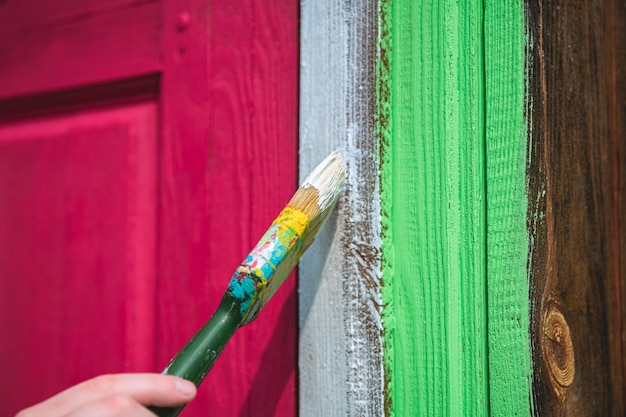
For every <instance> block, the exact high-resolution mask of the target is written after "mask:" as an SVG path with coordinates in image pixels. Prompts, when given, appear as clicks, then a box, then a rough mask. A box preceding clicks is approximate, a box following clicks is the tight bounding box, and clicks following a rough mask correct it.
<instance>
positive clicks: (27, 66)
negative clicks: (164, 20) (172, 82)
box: [0, 2, 161, 98]
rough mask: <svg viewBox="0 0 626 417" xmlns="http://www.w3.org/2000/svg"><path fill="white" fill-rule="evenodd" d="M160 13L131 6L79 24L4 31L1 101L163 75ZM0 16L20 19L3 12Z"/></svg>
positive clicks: (100, 12) (97, 13)
mask: <svg viewBox="0 0 626 417" xmlns="http://www.w3.org/2000/svg"><path fill="white" fill-rule="evenodd" d="M37 3H38V4H39V3H41V2H37ZM160 8H161V6H160V4H158V3H151V2H139V3H127V4H125V5H123V7H122V6H120V7H116V8H111V9H107V8H102V9H94V10H93V11H92V13H90V14H87V15H86V16H83V17H82V18H80V19H62V18H59V19H52V20H49V21H46V22H45V23H39V22H38V23H34V24H32V25H30V26H25V27H21V26H20V27H15V28H13V29H10V30H7V29H5V28H3V29H2V31H1V32H0V96H2V97H3V98H9V97H16V96H23V95H33V94H39V95H41V94H43V93H45V92H49V91H54V90H60V89H65V88H70V87H72V88H73V87H78V86H83V85H87V84H91V83H102V82H110V81H114V80H118V79H122V78H130V77H134V76H139V75H145V74H148V73H155V72H157V71H159V70H160V68H161V52H160V36H161V35H160V34H161V10H160ZM0 16H2V17H3V18H5V19H8V20H11V19H20V18H21V17H20V16H13V15H12V14H11V9H3V8H2V7H0Z"/></svg>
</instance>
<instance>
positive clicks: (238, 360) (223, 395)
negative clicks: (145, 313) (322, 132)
mask: <svg viewBox="0 0 626 417" xmlns="http://www.w3.org/2000/svg"><path fill="white" fill-rule="evenodd" d="M163 16H164V17H163V19H164V20H163V48H164V49H163V60H164V61H163V78H162V99H161V100H162V101H161V102H162V110H163V120H162V137H161V141H162V142H161V143H162V146H161V156H162V158H161V166H160V168H161V178H160V184H161V195H160V204H159V210H160V246H159V273H160V276H159V282H158V290H159V292H158V298H157V299H158V306H159V307H158V308H159V311H158V320H157V324H158V327H157V340H159V341H160V344H159V346H158V351H157V357H158V360H159V363H160V364H159V366H160V367H161V366H165V365H166V364H167V362H168V360H169V359H170V357H171V356H172V355H174V354H175V353H176V352H177V351H178V349H180V348H181V347H182V346H183V345H184V343H186V342H187V341H188V339H189V338H190V337H191V336H193V334H194V333H195V332H196V331H197V330H198V329H199V328H200V327H201V326H202V325H203V324H204V322H205V321H206V320H208V318H209V315H210V314H211V313H213V311H214V310H215V308H216V307H217V305H218V303H219V301H220V299H221V297H222V295H223V294H224V290H225V289H226V286H227V284H228V281H229V279H230V277H231V275H232V274H233V272H234V270H235V268H236V267H237V266H238V265H239V264H240V263H241V261H242V260H243V259H244V258H245V257H246V255H247V254H248V252H249V251H250V249H252V247H253V246H254V244H255V243H256V242H257V240H258V239H259V238H260V237H261V236H262V234H263V232H264V231H265V230H266V229H267V227H268V226H269V225H270V223H271V222H272V220H273V219H274V217H275V216H276V215H277V214H278V213H279V211H280V210H281V209H282V208H283V207H284V205H285V204H286V203H287V201H288V200H289V198H290V197H291V195H292V194H293V192H294V191H295V190H296V179H297V152H296V151H297V145H298V142H297V99H298V95H297V91H298V89H297V69H298V26H297V23H298V5H297V2H295V1H291V0H284V1H278V2H244V1H237V2H232V1H211V2H208V1H204V0H188V1H184V2H180V1H169V0H166V1H164V2H163ZM295 285H296V282H295V278H294V277H293V276H292V277H291V278H288V279H287V280H286V281H285V283H284V284H283V286H282V287H281V289H280V290H279V291H278V293H277V294H276V295H275V296H274V297H273V298H272V301H271V303H269V304H268V305H267V306H266V307H265V308H264V310H263V311H262V313H261V314H260V315H259V317H258V319H257V320H256V321H254V322H252V323H251V324H249V325H247V326H245V327H243V328H241V329H239V330H238V331H237V333H236V334H235V335H234V337H233V338H232V339H231V341H230V342H229V344H228V345H227V346H226V348H225V350H224V352H223V354H222V356H221V357H220V358H219V359H218V360H217V362H216V364H215V366H214V367H213V369H212V370H211V372H210V373H209V375H208V376H207V378H206V380H205V382H204V384H203V386H201V388H200V392H199V395H198V398H196V399H195V400H194V402H193V403H192V404H190V405H189V406H188V409H187V410H185V411H184V412H185V413H187V414H188V415H206V414H210V415H212V416H233V415H235V416H240V417H244V416H257V415H263V416H293V415H295V414H296V391H295V386H296V385H295V384H296V381H295V378H296V376H295V373H296V334H297V319H296V317H297V309H296V298H295Z"/></svg>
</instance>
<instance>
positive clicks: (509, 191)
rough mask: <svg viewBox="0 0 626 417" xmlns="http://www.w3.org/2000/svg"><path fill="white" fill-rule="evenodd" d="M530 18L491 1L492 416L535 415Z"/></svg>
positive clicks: (518, 8) (516, 1)
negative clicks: (530, 231)
mask: <svg viewBox="0 0 626 417" xmlns="http://www.w3.org/2000/svg"><path fill="white" fill-rule="evenodd" d="M524 23H525V21H524V5H523V3H522V1H520V0H507V1H501V0H488V1H485V68H486V72H485V84H486V88H485V91H486V95H485V97H486V103H487V105H486V125H487V129H486V134H487V136H486V140H487V146H486V149H487V190H488V193H487V231H488V232H487V241H488V251H487V256H488V267H487V271H488V276H487V280H488V294H489V298H488V306H489V308H488V316H489V386H490V402H491V414H492V415H493V416H527V415H530V414H531V412H532V403H531V401H532V400H531V398H532V396H531V373H532V364H531V355H530V339H529V281H528V274H527V268H526V265H527V262H528V254H529V246H528V244H529V239H528V233H527V228H526V214H527V210H528V201H527V194H526V177H525V175H526V172H525V171H526V158H527V156H526V146H527V137H528V126H527V122H526V119H525V105H526V104H525V103H526V85H525V80H526V76H527V74H526V65H525V59H526V57H525V48H526V44H527V36H526V34H525V25H524Z"/></svg>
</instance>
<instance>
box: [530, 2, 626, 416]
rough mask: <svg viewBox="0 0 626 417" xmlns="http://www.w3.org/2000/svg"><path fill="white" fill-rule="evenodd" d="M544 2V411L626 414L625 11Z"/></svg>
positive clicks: (536, 216) (537, 62)
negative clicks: (625, 253) (625, 297)
mask: <svg viewBox="0 0 626 417" xmlns="http://www.w3.org/2000/svg"><path fill="white" fill-rule="evenodd" d="M547 3H548V2H538V3H537V4H533V5H531V6H530V7H529V11H530V19H529V22H530V26H529V27H530V30H531V33H532V38H533V39H534V40H535V45H534V46H535V47H534V48H533V49H532V51H531V52H532V56H531V59H532V60H533V64H534V65H533V74H534V77H533V78H532V79H531V83H530V87H531V92H532V104H533V112H532V123H531V126H532V127H533V132H532V133H533V135H532V156H533V158H532V159H531V160H530V166H529V168H530V169H529V173H530V180H531V181H530V186H531V188H530V201H531V202H532V204H531V206H530V213H529V214H530V216H529V219H530V220H531V221H532V225H533V229H532V232H533V241H534V245H533V248H532V255H533V257H532V264H531V284H532V287H531V289H532V292H531V302H532V304H533V306H534V308H533V322H532V327H531V331H532V336H533V360H534V365H535V374H534V384H533V395H534V403H535V410H536V414H537V415H542V416H561V415H577V416H592V415H606V416H609V415H613V416H622V415H624V357H623V349H624V343H625V341H624V339H623V338H622V337H623V331H624V330H623V317H624V315H623V314H624V313H623V311H624V310H623V307H622V296H623V295H622V294H623V288H624V276H623V268H624V266H623V265H624V258H623V255H622V253H623V250H624V249H623V241H622V239H623V234H622V230H623V207H624V205H623V204H624V203H623V177H622V175H623V173H622V172H623V171H622V170H623V167H624V165H625V162H626V159H625V155H624V153H623V139H624V138H623V131H622V130H623V127H622V126H623V123H624V120H625V114H626V113H625V111H624V105H623V103H622V102H623V101H624V96H625V94H626V88H625V85H624V82H623V78H621V77H622V76H621V75H620V74H621V72H622V71H621V70H620V69H619V68H621V65H620V64H622V63H623V62H624V61H623V60H624V52H623V46H624V44H623V38H621V35H619V33H620V30H619V29H618V28H619V27H621V26H623V24H624V22H625V20H624V19H625V18H626V14H625V13H624V6H623V5H618V2H613V1H604V2H585V1H567V2H565V1H561V2H556V3H554V2H551V3H550V4H547ZM620 48H622V49H620Z"/></svg>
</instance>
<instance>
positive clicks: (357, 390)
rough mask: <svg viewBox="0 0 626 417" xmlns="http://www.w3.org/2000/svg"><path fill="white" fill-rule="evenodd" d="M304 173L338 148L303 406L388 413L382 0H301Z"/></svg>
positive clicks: (308, 321) (305, 336) (315, 274)
mask: <svg viewBox="0 0 626 417" xmlns="http://www.w3.org/2000/svg"><path fill="white" fill-rule="evenodd" d="M301 13H302V20H301V90H300V174H301V177H304V176H305V175H307V174H308V172H309V171H310V170H311V169H312V168H313V167H315V165H316V164H317V163H318V162H319V161H320V160H321V159H323V158H324V157H325V156H326V155H327V154H328V153H330V152H331V151H332V150H335V149H336V150H339V151H340V152H341V153H342V155H343V157H344V159H345V160H346V163H347V167H348V179H347V185H346V189H345V191H344V193H343V195H342V197H341V200H340V203H339V205H338V210H337V212H336V214H335V215H333V216H332V217H331V218H330V220H329V224H328V225H327V226H326V227H325V229H324V230H322V232H321V235H320V236H319V237H318V238H317V241H318V242H317V243H316V244H315V245H314V246H312V247H311V248H310V249H309V252H308V253H307V254H306V255H305V256H304V257H303V259H302V261H301V263H300V270H299V271H300V272H299V274H300V354H299V360H300V386H299V388H300V415H301V416H303V417H306V416H324V417H331V416H336V417H344V416H381V415H383V414H384V403H383V383H384V381H383V367H382V337H381V332H382V328H381V322H380V313H381V304H380V213H379V212H380V206H379V177H378V170H379V144H378V138H377V135H376V125H375V123H374V117H375V102H374V98H375V94H376V91H375V88H376V85H375V71H376V61H375V60H374V57H375V56H376V43H377V39H376V36H377V32H376V25H377V2H375V1H354V2H336V1H303V2H302V4H301Z"/></svg>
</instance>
